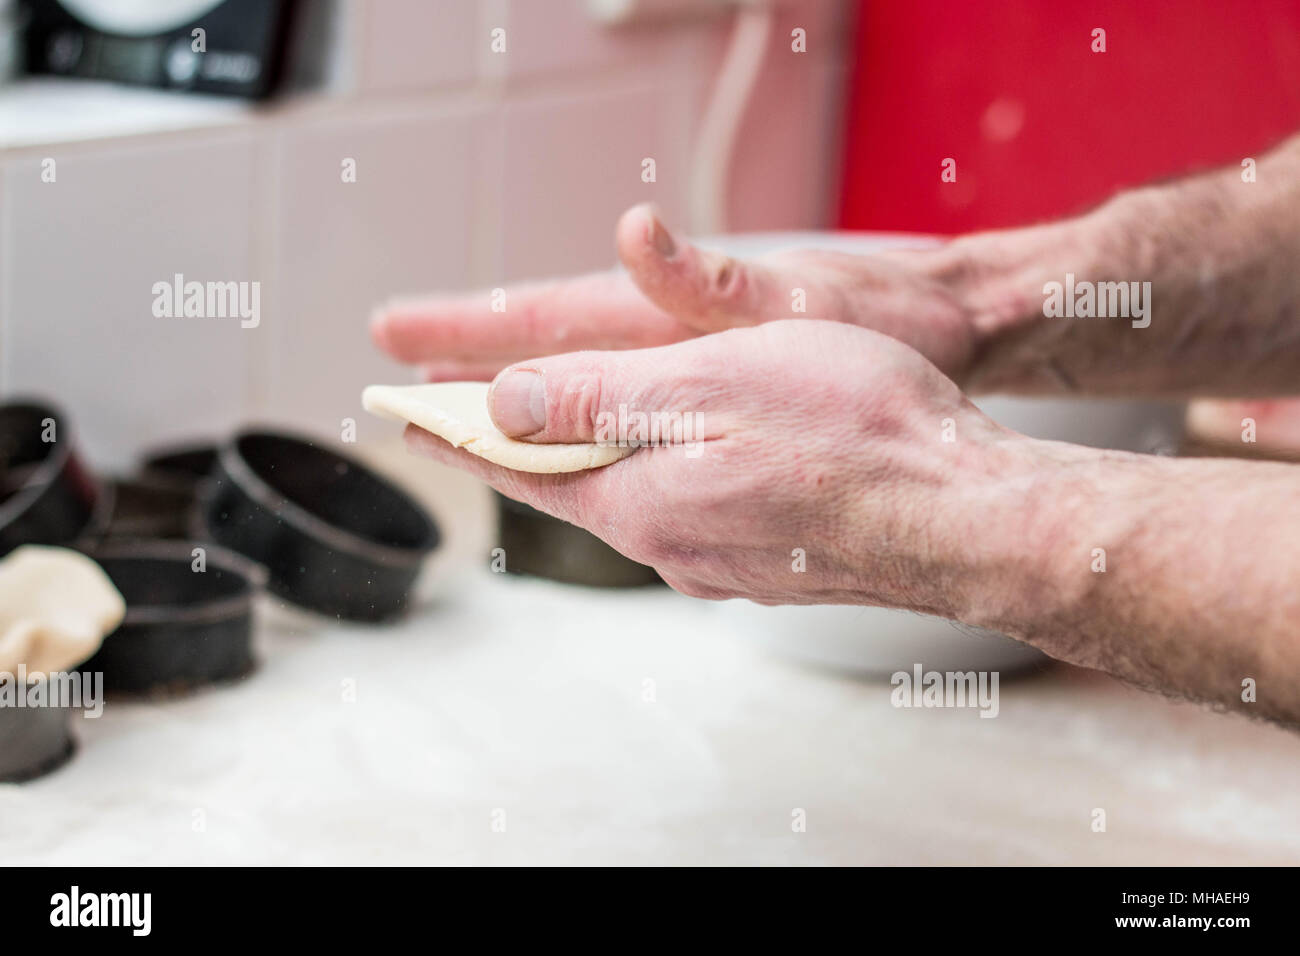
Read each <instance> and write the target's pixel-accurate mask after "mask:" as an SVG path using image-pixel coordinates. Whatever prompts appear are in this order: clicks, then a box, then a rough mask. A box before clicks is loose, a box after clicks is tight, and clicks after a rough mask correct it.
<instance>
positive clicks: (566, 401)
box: [488, 340, 706, 443]
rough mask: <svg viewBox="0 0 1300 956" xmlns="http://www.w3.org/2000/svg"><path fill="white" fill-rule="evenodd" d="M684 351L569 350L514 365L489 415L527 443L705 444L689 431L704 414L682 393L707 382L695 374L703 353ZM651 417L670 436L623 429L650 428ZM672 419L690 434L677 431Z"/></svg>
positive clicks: (496, 388)
mask: <svg viewBox="0 0 1300 956" xmlns="http://www.w3.org/2000/svg"><path fill="white" fill-rule="evenodd" d="M704 341H705V340H699V341H698V342H697V343H691V344H693V345H695V344H699V342H704ZM682 348H684V346H666V347H663V348H657V349H635V350H632V351H622V352H570V353H567V354H565V355H552V356H548V357H544V358H539V359H531V360H529V361H527V362H523V363H520V364H518V365H512V366H510V367H509V368H507V369H506V370H505V371H503V372H502V373H501V374H500V375H498V376H497V377H496V379H495V380H494V381H493V383H492V387H491V388H490V389H489V390H488V411H489V413H490V414H491V415H492V420H493V421H494V422H495V423H496V426H497V427H498V428H499V429H501V431H503V432H505V434H507V435H510V436H511V437H514V438H524V439H527V440H528V441H536V442H592V441H610V440H620V441H622V440H630V441H633V442H645V441H661V442H663V443H670V442H672V443H680V442H682V441H701V440H704V439H705V437H706V436H704V435H700V434H695V432H696V431H698V430H699V429H698V428H693V427H690V426H692V425H694V424H695V422H697V421H698V420H699V416H698V415H694V413H696V412H698V411H699V409H698V408H686V407H681V406H682V404H683V402H682V398H683V395H684V394H685V393H686V392H688V391H691V390H693V385H694V383H697V382H698V381H699V380H700V378H701V376H699V375H696V374H695V373H694V372H693V371H692V369H693V368H694V367H695V362H696V358H695V356H697V355H698V353H699V350H698V349H694V350H692V351H690V352H682V351H681V349H682ZM633 413H639V414H640V415H641V416H643V418H641V419H638V418H636V417H635V416H634V415H633ZM651 414H653V415H655V416H658V419H657V420H658V421H660V422H663V423H667V425H668V426H669V428H668V432H669V433H668V434H666V435H665V434H662V433H657V434H656V435H654V436H652V435H647V434H640V435H633V434H623V433H622V432H620V431H619V429H623V430H624V431H626V430H627V429H626V427H625V426H626V425H627V423H629V422H631V423H632V425H633V427H639V426H637V425H636V423H637V422H638V421H641V423H642V424H643V425H648V424H649V418H648V416H650V415H651ZM673 415H676V416H677V418H676V419H675V421H676V422H677V425H678V426H679V428H680V426H682V425H686V426H687V427H688V428H689V432H688V433H685V434H676V435H674V434H673V433H672V432H671V426H672V423H673V422H674V419H673V418H672V416H673ZM688 415H691V416H693V417H691V418H690V419H689V420H688V419H687V416H688Z"/></svg>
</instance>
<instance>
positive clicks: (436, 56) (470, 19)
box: [355, 0, 546, 93]
mask: <svg viewBox="0 0 1300 956" xmlns="http://www.w3.org/2000/svg"><path fill="white" fill-rule="evenodd" d="M541 5H542V6H545V5H546V4H541ZM479 7H480V4H479V2H478V0H370V2H368V3H359V4H357V5H356V7H355V12H356V21H357V26H356V29H357V31H358V33H359V41H360V42H359V60H360V64H359V66H360V69H359V70H357V78H358V87H359V90H360V91H361V92H363V93H365V92H376V91H392V90H432V89H435V88H438V87H444V86H455V85H460V84H465V83H469V82H470V81H472V80H473V79H474V75H475V67H476V64H477V62H478V46H479V45H480V44H485V43H486V42H487V38H486V34H484V33H483V31H482V30H480V26H479Z"/></svg>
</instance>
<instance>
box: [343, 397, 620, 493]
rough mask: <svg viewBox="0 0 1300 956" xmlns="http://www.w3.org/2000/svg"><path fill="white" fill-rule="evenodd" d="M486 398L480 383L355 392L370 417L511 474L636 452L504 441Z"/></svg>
mask: <svg viewBox="0 0 1300 956" xmlns="http://www.w3.org/2000/svg"><path fill="white" fill-rule="evenodd" d="M487 394H488V384H487V383H486V382H443V383H438V384H434V385H371V386H369V387H368V388H367V389H366V390H365V391H364V392H362V393H361V404H362V405H363V406H364V407H365V409H366V411H368V412H370V413H371V414H372V415H378V416H379V417H380V418H390V419H393V420H395V421H399V422H410V423H411V424H412V425H418V426H419V427H420V428H423V429H424V430H425V431H430V432H433V433H434V434H435V435H437V436H438V437H439V438H443V439H446V440H447V441H449V442H451V443H452V444H453V445H455V446H456V447H457V448H464V449H465V450H466V451H468V452H472V453H473V454H475V455H478V456H479V457H480V458H485V459H487V460H488V461H490V462H492V463H493V464H497V465H500V466H501V467H503V468H510V469H513V470H514V471H531V472H536V473H538V474H556V473H559V472H563V471H583V470H584V469H587V468H602V467H604V466H605V465H608V464H612V463H613V462H616V461H618V460H619V459H620V458H626V457H627V456H628V455H630V454H632V452H634V451H636V449H635V448H632V447H627V448H620V447H618V446H617V445H597V444H594V443H592V444H586V443H584V444H580V445H543V444H538V443H534V442H526V441H517V440H515V439H513V438H509V437H507V436H506V435H505V434H503V433H502V432H501V431H500V430H499V429H498V428H497V427H496V425H494V424H493V423H492V416H491V415H489V414H488V407H487Z"/></svg>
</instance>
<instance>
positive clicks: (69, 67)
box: [27, 0, 292, 98]
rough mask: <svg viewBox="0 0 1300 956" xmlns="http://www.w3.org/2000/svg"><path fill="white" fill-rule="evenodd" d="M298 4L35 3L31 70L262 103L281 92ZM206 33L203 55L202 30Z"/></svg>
mask: <svg viewBox="0 0 1300 956" xmlns="http://www.w3.org/2000/svg"><path fill="white" fill-rule="evenodd" d="M291 6H292V0H30V2H29V3H28V7H29V8H30V11H31V20H30V22H29V24H28V27H27V69H28V71H29V72H31V73H53V74H58V75H61V76H77V77H85V78H89V79H99V80H114V81H117V82H120V83H133V84H137V85H141V86H156V87H161V88H163V89H181V90H197V91H200V92H204V93H222V94H226V95H228V96H243V97H249V98H259V97H263V96H266V95H267V94H269V93H270V92H271V91H272V89H273V88H274V86H275V81H276V79H277V76H278V74H279V72H280V65H281V62H282V61H283V59H284V47H285V38H286V34H287V32H288V30H287V28H288V21H289V12H290V7H291ZM196 29H202V30H203V31H204V36H203V38H202V39H203V45H204V46H206V49H205V50H196V49H195V47H196V39H195V36H194V31H195V30H196Z"/></svg>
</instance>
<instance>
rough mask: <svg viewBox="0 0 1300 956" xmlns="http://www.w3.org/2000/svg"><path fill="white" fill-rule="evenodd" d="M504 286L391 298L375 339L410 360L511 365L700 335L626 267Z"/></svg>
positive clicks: (374, 323) (375, 322)
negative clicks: (640, 286) (647, 293)
mask: <svg viewBox="0 0 1300 956" xmlns="http://www.w3.org/2000/svg"><path fill="white" fill-rule="evenodd" d="M498 291H499V290H492V291H484V292H479V293H475V294H472V295H459V296H450V297H444V296H428V297H423V298H415V299H394V300H390V301H388V302H385V303H383V304H381V305H380V306H379V307H378V308H377V309H376V310H375V312H374V314H373V315H372V316H371V320H370V332H371V337H372V338H373V339H374V342H375V344H376V345H377V346H379V348H380V349H382V350H383V351H385V352H387V353H388V354H390V355H392V356H393V357H394V358H397V359H399V360H401V361H403V362H425V361H432V360H440V359H446V358H469V359H476V360H477V359H487V358H500V359H501V360H502V361H503V363H504V362H508V361H510V360H512V359H517V358H519V357H520V356H526V355H547V354H550V353H553V352H567V351H573V350H575V349H588V348H602V349H626V348H644V347H646V346H651V345H663V344H666V343H668V342H677V341H680V340H681V339H683V338H687V337H689V336H691V335H693V334H695V333H694V332H693V331H692V330H691V329H689V328H687V327H686V326H684V325H683V324H682V323H681V322H678V321H677V320H676V319H674V318H672V317H671V316H669V315H666V314H665V313H664V312H663V311H661V310H660V309H659V308H657V307H656V306H655V305H653V304H652V303H650V302H648V301H647V300H646V299H645V297H644V296H643V295H641V293H640V292H639V291H637V289H636V287H635V286H634V285H633V284H632V283H631V282H630V281H629V280H628V278H627V276H626V275H624V274H622V273H619V272H606V273H597V274H593V275H588V276H582V277H580V278H577V279H566V280H562V281H557V282H548V283H543V284H537V285H529V286H520V287H516V288H511V289H506V290H500V291H499V294H497V293H498Z"/></svg>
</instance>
